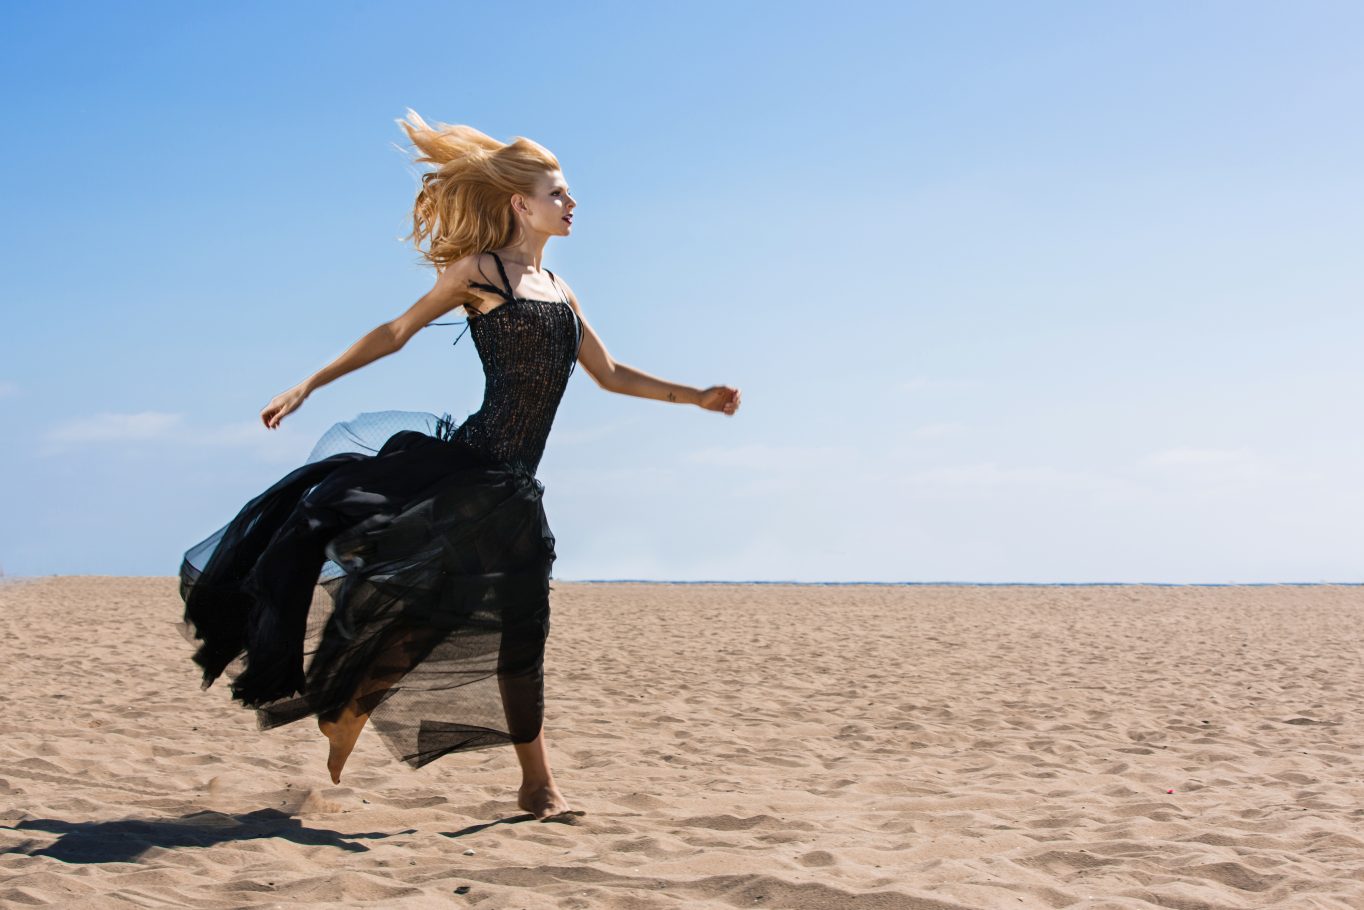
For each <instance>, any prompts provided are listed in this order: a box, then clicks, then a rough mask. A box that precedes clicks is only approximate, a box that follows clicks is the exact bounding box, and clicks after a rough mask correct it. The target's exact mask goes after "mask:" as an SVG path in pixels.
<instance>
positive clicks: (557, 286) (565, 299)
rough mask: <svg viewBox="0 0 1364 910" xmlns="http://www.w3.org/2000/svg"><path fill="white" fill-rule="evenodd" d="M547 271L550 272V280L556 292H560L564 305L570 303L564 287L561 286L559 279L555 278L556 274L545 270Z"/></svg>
mask: <svg viewBox="0 0 1364 910" xmlns="http://www.w3.org/2000/svg"><path fill="white" fill-rule="evenodd" d="M545 271H546V272H549V280H550V281H551V282H552V283H553V284H554V290H556V291H558V292H559V297H560V298H561V299H562V300H563V302H564V303H568V295H567V294H565V293H564V289H563V287H562V286H560V284H559V279H558V278H555V277H554V273H553V272H552V271H550V270H549V269H545Z"/></svg>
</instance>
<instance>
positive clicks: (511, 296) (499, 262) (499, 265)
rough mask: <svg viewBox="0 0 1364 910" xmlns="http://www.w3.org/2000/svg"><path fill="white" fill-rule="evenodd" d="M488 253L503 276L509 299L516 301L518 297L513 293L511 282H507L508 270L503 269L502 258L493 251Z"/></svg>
mask: <svg viewBox="0 0 1364 910" xmlns="http://www.w3.org/2000/svg"><path fill="white" fill-rule="evenodd" d="M488 252H489V253H490V254H491V255H492V257H493V261H494V262H496V263H497V273H498V274H499V275H501V276H502V283H503V284H505V285H506V286H507V293H506V297H507V299H508V300H515V299H516V295H515V294H513V293H512V289H511V282H510V281H508V280H507V270H506V269H504V268H502V257H501V256H499V255H497V254H496V253H494V252H493V251H492V250H488Z"/></svg>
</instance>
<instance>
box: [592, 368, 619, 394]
mask: <svg viewBox="0 0 1364 910" xmlns="http://www.w3.org/2000/svg"><path fill="white" fill-rule="evenodd" d="M587 372H588V374H589V375H590V376H591V377H592V379H593V381H595V382H596V383H597V385H598V386H599V387H600V388H601V389H603V390H604V391H607V392H619V391H620V390H621V386H620V374H619V373H617V372H616V371H615V370H614V369H612V368H611V367H605V368H601V367H598V368H596V369H589V370H588V371H587Z"/></svg>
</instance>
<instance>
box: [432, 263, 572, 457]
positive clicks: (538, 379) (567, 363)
mask: <svg viewBox="0 0 1364 910" xmlns="http://www.w3.org/2000/svg"><path fill="white" fill-rule="evenodd" d="M493 258H494V259H496V260H497V270H498V272H499V273H501V277H502V282H503V284H505V285H506V288H505V290H504V289H503V288H499V287H495V286H493V285H490V284H481V283H477V282H470V285H471V286H472V287H479V288H483V289H486V290H490V291H493V292H494V293H496V294H498V295H500V296H501V297H502V298H503V301H504V302H503V303H501V304H499V305H498V306H497V307H496V308H494V309H492V310H490V311H489V312H487V313H485V314H483V315H481V316H480V315H473V314H470V316H469V334H470V336H471V337H472V338H473V340H474V346H475V347H476V348H477V349H478V356H479V360H481V361H482V363H483V377H484V390H483V404H482V406H481V407H479V409H478V410H477V411H475V412H474V413H473V414H470V415H469V417H468V419H467V420H465V421H464V423H463V424H462V425H461V426H460V427H459V428H458V429H457V430H456V431H455V433H454V436H453V438H455V439H458V440H461V441H463V442H466V443H468V444H470V445H472V446H474V447H475V448H477V449H479V450H480V451H482V452H484V453H485V454H486V455H488V456H489V457H490V458H492V459H494V460H496V461H503V462H507V463H509V464H511V465H513V466H514V467H518V468H521V469H523V470H526V471H529V472H530V473H532V474H534V473H535V469H536V468H537V467H538V466H539V464H540V457H541V455H543V454H544V451H545V441H546V439H548V438H549V430H550V427H551V425H552V424H553V423H554V415H555V412H556V411H558V409H559V401H560V399H562V398H563V394H564V389H565V388H566V387H567V385H568V377H569V375H570V374H572V372H573V367H574V364H576V363H577V360H578V348H579V346H580V345H581V344H582V325H581V323H580V322H579V320H578V314H577V311H575V310H574V309H573V307H572V306H571V305H570V304H569V302H568V301H567V299H562V300H532V299H529V298H525V297H515V296H513V295H512V292H511V282H510V281H508V280H507V272H506V269H504V268H503V267H502V260H501V259H500V258H498V256H497V254H496V253H493ZM546 271H548V269H546ZM550 278H551V279H553V278H554V273H553V272H550ZM555 287H558V282H557V281H556V282H555ZM560 293H561V294H562V291H560Z"/></svg>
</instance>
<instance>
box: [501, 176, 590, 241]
mask: <svg viewBox="0 0 1364 910" xmlns="http://www.w3.org/2000/svg"><path fill="white" fill-rule="evenodd" d="M517 199H518V200H519V201H518V202H514V203H513V204H514V205H516V207H517V212H518V213H519V214H520V215H521V219H522V221H523V222H525V224H526V226H527V227H528V228H531V229H533V230H537V231H544V232H545V233H546V234H560V235H567V234H568V233H569V229H570V228H571V227H572V226H573V209H574V208H576V207H577V205H578V203H577V200H575V199H574V198H573V197H572V196H571V195H570V194H569V192H568V183H567V181H565V180H564V175H563V173H562V172H560V171H549V172H547V173H546V174H545V175H544V176H543V177H541V178H540V185H539V186H538V187H536V190H535V194H534V195H532V196H522V195H520V194H517Z"/></svg>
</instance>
